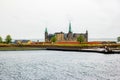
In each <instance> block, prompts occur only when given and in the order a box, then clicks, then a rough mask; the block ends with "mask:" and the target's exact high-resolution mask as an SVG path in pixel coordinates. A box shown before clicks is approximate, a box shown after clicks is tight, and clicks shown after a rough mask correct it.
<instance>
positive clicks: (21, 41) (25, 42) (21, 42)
mask: <svg viewBox="0 0 120 80" xmlns="http://www.w3.org/2000/svg"><path fill="white" fill-rule="evenodd" d="M14 43H15V44H32V41H31V40H15V41H14Z"/></svg>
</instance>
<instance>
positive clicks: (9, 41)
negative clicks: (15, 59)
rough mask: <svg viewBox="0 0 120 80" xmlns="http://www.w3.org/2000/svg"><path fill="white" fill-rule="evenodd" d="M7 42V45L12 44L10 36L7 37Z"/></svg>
mask: <svg viewBox="0 0 120 80" xmlns="http://www.w3.org/2000/svg"><path fill="white" fill-rule="evenodd" d="M5 42H6V43H7V44H9V43H11V42H12V38H11V36H10V35H7V36H6V39H5Z"/></svg>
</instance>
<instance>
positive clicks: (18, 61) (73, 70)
mask: <svg viewBox="0 0 120 80" xmlns="http://www.w3.org/2000/svg"><path fill="white" fill-rule="evenodd" d="M0 80H120V54H99V53H88V52H67V51H66V52H63V51H46V50H40V51H0Z"/></svg>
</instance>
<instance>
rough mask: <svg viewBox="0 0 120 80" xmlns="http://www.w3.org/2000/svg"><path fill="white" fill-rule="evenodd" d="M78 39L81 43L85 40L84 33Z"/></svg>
mask: <svg viewBox="0 0 120 80" xmlns="http://www.w3.org/2000/svg"><path fill="white" fill-rule="evenodd" d="M77 41H79V42H80V43H81V42H84V37H83V36H82V35H80V36H79V37H78V38H77Z"/></svg>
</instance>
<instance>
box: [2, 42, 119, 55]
mask: <svg viewBox="0 0 120 80" xmlns="http://www.w3.org/2000/svg"><path fill="white" fill-rule="evenodd" d="M27 50H53V51H55V50H56V51H75V52H96V53H105V54H115V53H117V54H120V44H109V45H108V44H106V45H105V44H99V45H95V44H94V45H92V44H91V45H88V44H81V45H66V44H62V45H58V44H50V45H45V44H36V45H33V44H29V45H28V44H27V45H15V44H4V45H2V44H1V45H0V51H27Z"/></svg>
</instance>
